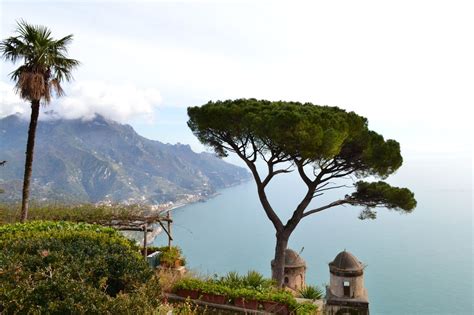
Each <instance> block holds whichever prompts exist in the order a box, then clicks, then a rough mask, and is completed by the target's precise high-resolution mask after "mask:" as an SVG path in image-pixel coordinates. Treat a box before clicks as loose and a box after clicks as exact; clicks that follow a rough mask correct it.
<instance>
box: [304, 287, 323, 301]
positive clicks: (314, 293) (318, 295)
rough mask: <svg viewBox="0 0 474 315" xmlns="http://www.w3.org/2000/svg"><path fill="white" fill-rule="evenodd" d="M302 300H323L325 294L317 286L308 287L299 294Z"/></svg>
mask: <svg viewBox="0 0 474 315" xmlns="http://www.w3.org/2000/svg"><path fill="white" fill-rule="evenodd" d="M298 293H299V294H300V296H301V297H302V298H305V299H311V300H319V299H322V298H323V295H324V292H323V290H322V289H321V288H319V287H317V286H312V285H308V286H306V287H304V288H302V289H301V290H299V292H298Z"/></svg>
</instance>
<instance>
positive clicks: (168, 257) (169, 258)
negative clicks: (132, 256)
mask: <svg viewBox="0 0 474 315" xmlns="http://www.w3.org/2000/svg"><path fill="white" fill-rule="evenodd" d="M158 251H159V252H160V255H159V259H160V264H162V265H164V266H168V267H174V266H175V263H176V262H178V263H179V264H180V265H181V266H184V265H185V264H186V259H185V258H184V257H183V253H182V251H181V248H179V247H177V246H171V247H169V246H163V247H159V248H158Z"/></svg>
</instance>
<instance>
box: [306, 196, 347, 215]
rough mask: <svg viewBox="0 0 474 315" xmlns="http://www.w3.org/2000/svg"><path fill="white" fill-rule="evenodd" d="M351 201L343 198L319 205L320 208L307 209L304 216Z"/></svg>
mask: <svg viewBox="0 0 474 315" xmlns="http://www.w3.org/2000/svg"><path fill="white" fill-rule="evenodd" d="M350 203H351V202H350V201H349V200H347V199H341V200H337V201H334V202H331V203H330V204H328V205H325V206H323V207H319V208H316V209H312V210H309V211H306V212H305V213H304V214H303V218H304V217H306V216H308V215H311V214H313V213H318V212H321V211H323V210H326V209H329V208H333V207H337V206H340V205H343V204H350Z"/></svg>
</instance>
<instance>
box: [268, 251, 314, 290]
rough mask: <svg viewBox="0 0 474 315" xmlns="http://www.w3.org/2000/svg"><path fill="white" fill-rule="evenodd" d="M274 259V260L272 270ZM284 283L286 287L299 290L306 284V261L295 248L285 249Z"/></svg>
mask: <svg viewBox="0 0 474 315" xmlns="http://www.w3.org/2000/svg"><path fill="white" fill-rule="evenodd" d="M273 268H274V261H273V260H272V271H273ZM283 279H284V280H283V283H284V284H285V287H287V288H289V289H291V290H293V291H299V290H300V289H301V288H303V287H305V286H306V262H305V261H304V260H303V258H301V256H300V255H298V253H296V252H295V251H294V250H292V249H289V248H287V249H286V250H285V271H284V278H283Z"/></svg>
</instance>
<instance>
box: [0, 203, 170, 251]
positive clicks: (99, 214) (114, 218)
mask: <svg viewBox="0 0 474 315" xmlns="http://www.w3.org/2000/svg"><path fill="white" fill-rule="evenodd" d="M28 219H29V220H30V221H37V220H46V221H69V222H78V223H79V222H82V223H90V224H98V225H101V226H107V227H112V228H114V229H116V230H121V231H143V232H144V234H143V236H144V237H143V239H144V240H143V243H144V247H145V251H144V254H145V255H146V244H147V232H153V230H154V225H155V224H159V225H160V226H161V227H162V229H163V230H164V231H165V233H166V234H167V236H168V244H169V246H171V241H172V240H173V237H172V235H171V223H172V222H173V220H172V219H171V216H170V212H169V211H156V210H152V209H151V208H150V207H149V206H145V205H119V204H117V205H92V204H82V205H60V204H52V205H51V204H43V205H31V206H30V209H29V214H28ZM19 221H20V205H16V204H15V205H10V204H8V205H7V204H2V205H0V224H7V223H15V222H19Z"/></svg>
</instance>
